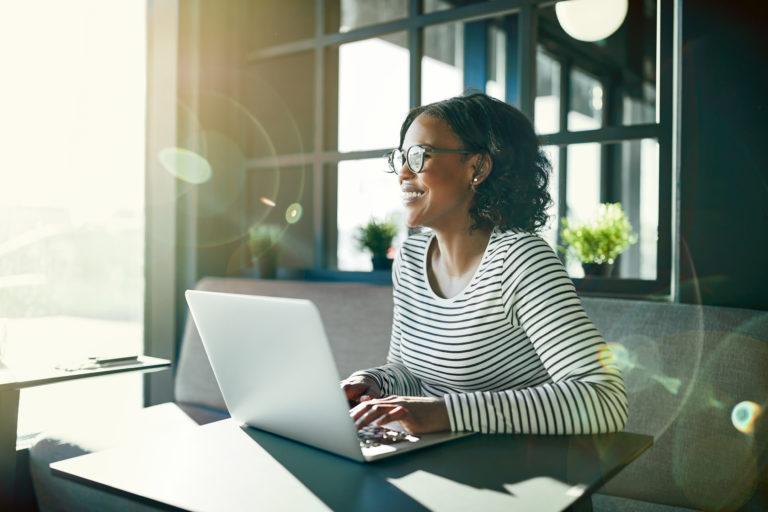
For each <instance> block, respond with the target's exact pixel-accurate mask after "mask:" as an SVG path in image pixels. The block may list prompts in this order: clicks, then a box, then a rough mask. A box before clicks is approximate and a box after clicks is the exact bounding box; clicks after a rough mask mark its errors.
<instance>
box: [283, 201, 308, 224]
mask: <svg viewBox="0 0 768 512" xmlns="http://www.w3.org/2000/svg"><path fill="white" fill-rule="evenodd" d="M303 212H304V208H302V207H301V205H300V204H299V203H293V204H292V205H290V206H288V208H287V209H286V210H285V220H286V221H287V222H288V224H296V223H297V222H299V220H300V219H301V214H302V213H303Z"/></svg>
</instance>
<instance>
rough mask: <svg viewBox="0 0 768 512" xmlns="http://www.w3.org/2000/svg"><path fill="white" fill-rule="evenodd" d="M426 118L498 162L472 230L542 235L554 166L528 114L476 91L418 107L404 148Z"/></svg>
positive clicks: (478, 201)
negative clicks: (416, 122) (418, 121)
mask: <svg viewBox="0 0 768 512" xmlns="http://www.w3.org/2000/svg"><path fill="white" fill-rule="evenodd" d="M421 114H424V115H428V116H431V117H435V118H438V119H442V120H443V121H445V122H446V123H447V124H448V126H450V127H451V129H452V130H453V132H454V133H455V134H456V136H458V138H459V139H460V140H461V142H462V144H463V146H464V148H465V149H468V150H470V151H472V152H473V153H475V154H476V153H485V154H487V155H488V156H490V158H491V159H492V161H493V169H492V171H491V174H490V175H488V177H487V178H486V179H485V180H484V181H483V182H482V183H481V184H480V185H479V186H478V187H477V192H476V195H475V198H474V202H473V203H472V205H471V206H470V209H469V214H470V216H471V218H472V225H471V227H470V231H472V230H475V229H479V228H488V229H492V228H493V227H498V228H500V229H503V230H512V231H524V232H529V233H536V232H537V231H539V230H540V229H541V228H543V227H544V226H545V225H546V223H547V220H548V216H547V213H546V211H547V208H549V206H550V205H551V204H552V199H551V197H550V195H549V191H548V184H549V176H550V172H551V170H552V167H551V165H550V163H549V159H547V156H546V155H545V154H544V152H543V151H542V150H541V148H540V145H539V140H538V137H537V136H536V133H535V132H534V129H533V126H532V125H531V122H530V121H529V120H528V118H527V117H525V115H524V114H523V113H522V112H520V111H519V110H518V109H516V108H515V107H513V106H511V105H508V104H507V103H504V102H503V101H499V100H497V99H495V98H492V97H490V96H487V95H485V94H483V93H476V92H473V93H469V94H466V95H464V96H456V97H454V98H449V99H447V100H443V101H438V102H435V103H430V104H429V105H424V106H421V107H416V108H414V109H413V110H411V111H410V112H409V113H408V116H407V117H406V118H405V121H403V125H402V127H401V128H400V147H401V148H402V146H403V140H404V139H405V133H406V132H407V131H408V127H409V126H411V123H413V120H414V119H416V117H417V116H419V115H421ZM465 158H468V156H465Z"/></svg>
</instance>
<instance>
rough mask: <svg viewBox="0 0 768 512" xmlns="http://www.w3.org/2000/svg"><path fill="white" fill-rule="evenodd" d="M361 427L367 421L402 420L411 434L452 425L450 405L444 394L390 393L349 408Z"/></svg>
mask: <svg viewBox="0 0 768 512" xmlns="http://www.w3.org/2000/svg"><path fill="white" fill-rule="evenodd" d="M349 414H350V416H352V420H353V421H354V422H355V425H356V426H357V428H358V429H361V428H363V427H364V426H366V425H368V424H371V423H373V424H375V425H384V424H385V423H389V422H390V421H399V422H400V424H402V425H403V427H405V429H406V430H407V431H408V432H410V433H411V434H428V433H430V432H442V431H444V430H450V429H451V423H450V421H449V420H448V409H447V408H446V406H445V401H444V400H443V399H442V398H427V397H421V396H388V397H386V398H379V399H373V400H368V401H365V402H360V404H359V405H358V406H356V407H355V408H354V409H352V410H351V411H349Z"/></svg>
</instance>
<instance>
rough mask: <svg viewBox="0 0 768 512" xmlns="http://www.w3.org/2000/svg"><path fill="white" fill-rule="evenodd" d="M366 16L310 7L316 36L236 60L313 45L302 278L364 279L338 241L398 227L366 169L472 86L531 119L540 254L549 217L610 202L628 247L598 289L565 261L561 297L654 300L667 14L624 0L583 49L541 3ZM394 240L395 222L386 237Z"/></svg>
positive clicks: (354, 254) (665, 161)
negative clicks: (309, 186) (574, 290)
mask: <svg viewBox="0 0 768 512" xmlns="http://www.w3.org/2000/svg"><path fill="white" fill-rule="evenodd" d="M373 4H374V2H367V1H366V2H351V1H347V0H325V1H323V2H322V4H321V5H323V6H324V7H325V8H326V11H325V24H324V27H322V30H318V29H316V33H315V34H314V36H313V37H312V38H311V44H310V42H309V40H304V41H303V42H298V41H297V43H296V44H295V45H294V46H295V48H292V47H290V45H283V46H275V47H273V48H271V49H270V48H267V49H266V50H264V51H260V52H259V51H256V52H253V53H252V54H251V57H250V66H251V67H252V68H257V67H259V66H265V65H266V66H268V65H269V63H270V62H272V61H277V60H278V59H286V58H288V57H290V56H291V55H294V54H298V53H300V52H302V51H303V52H307V50H308V48H309V47H310V46H314V48H315V50H314V52H315V54H314V56H315V58H314V60H313V62H312V63H310V62H309V59H306V62H305V66H306V70H305V73H306V80H304V82H306V83H305V84H304V85H303V87H304V90H305V91H306V93H305V94H304V95H301V99H300V100H296V103H297V104H299V103H301V104H302V108H300V109H298V110H300V111H302V112H304V113H306V108H307V105H306V103H305V102H306V99H307V98H308V97H313V98H314V105H313V107H314V115H315V119H314V123H313V124H312V125H311V126H310V128H312V127H314V129H322V131H323V133H322V134H321V135H322V136H321V137H318V135H317V134H314V136H313V140H314V141H315V144H314V149H313V150H311V151H310V150H309V149H307V150H306V152H305V153H304V161H306V162H310V161H311V162H312V169H313V170H312V175H313V177H314V178H313V179H315V180H316V181H317V180H320V182H317V183H315V185H316V186H319V187H321V188H322V190H321V191H315V192H314V196H313V197H314V198H316V199H319V198H322V202H321V203H319V204H315V205H314V207H313V212H312V213H311V215H312V216H313V217H314V218H313V219H312V225H313V226H314V227H313V231H314V244H315V248H316V254H319V255H321V256H320V257H316V258H315V268H317V269H318V270H325V269H337V270H343V271H346V270H365V269H367V268H370V267H369V265H370V263H369V262H368V261H367V255H365V254H364V253H361V252H360V251H359V250H358V249H356V247H355V245H354V236H353V235H354V230H355V228H356V227H357V226H359V225H361V224H363V223H364V222H366V221H367V220H368V219H369V218H370V217H371V216H378V217H382V216H386V217H390V218H393V219H398V218H401V217H402V212H401V211H400V210H399V208H400V206H399V199H398V198H397V189H396V187H394V186H391V184H392V183H393V182H395V181H396V180H393V179H392V180H390V179H389V178H392V177H391V176H389V177H387V176H386V175H383V176H384V177H381V176H380V175H379V174H377V173H378V172H379V170H380V169H381V168H383V165H384V164H383V161H381V160H380V157H381V155H382V154H383V153H384V152H385V151H386V150H388V149H391V148H392V147H393V146H395V145H396V144H397V142H398V136H399V126H400V123H401V121H402V119H403V118H404V116H405V114H406V112H407V110H408V108H410V107H414V106H417V105H423V104H427V103H430V102H433V101H437V100H441V99H444V98H448V97H451V96H454V95H458V94H461V93H462V92H464V91H465V90H468V89H475V90H483V91H485V92H486V93H487V94H489V95H491V96H494V97H496V98H499V99H502V100H504V101H507V102H509V103H511V104H515V105H517V106H518V107H519V108H520V109H521V110H522V111H523V112H524V113H525V114H526V115H528V116H530V117H531V119H532V121H533V123H534V127H535V129H536V132H537V133H538V134H539V136H540V139H541V141H542V143H543V146H544V150H545V151H546V153H547V155H548V156H549V159H550V161H551V163H552V170H553V172H552V179H551V182H550V192H551V195H552V198H553V200H554V204H553V205H552V207H551V210H550V212H549V213H550V218H551V222H550V224H549V225H548V226H547V227H546V228H545V229H544V230H543V232H542V236H543V237H544V238H545V239H546V240H547V241H548V242H549V243H550V244H551V245H552V246H553V248H558V247H559V244H560V240H559V227H560V221H561V219H563V218H569V219H577V218H580V217H586V216H588V215H590V213H591V211H592V210H593V209H594V208H595V206H596V205H597V204H598V203H601V202H616V201H621V202H622V204H623V206H624V209H625V211H626V212H627V215H628V216H629V218H630V222H631V223H632V224H633V227H634V229H635V231H636V232H637V234H638V237H639V242H638V243H637V244H636V245H634V246H631V247H630V248H629V249H628V250H627V251H626V252H625V253H624V254H623V255H622V257H621V258H620V261H619V265H618V267H619V271H618V273H617V275H615V276H614V277H613V278H595V279H589V280H584V279H582V277H583V274H581V271H580V268H579V265H577V264H576V263H575V262H571V261H569V260H567V261H566V264H567V268H568V269H569V271H570V273H571V276H572V277H573V278H574V280H575V282H576V284H577V287H579V288H580V289H581V290H582V291H585V292H590V291H594V292H597V293H609V294H611V293H619V294H624V295H636V296H641V295H642V296H647V295H649V294H659V295H663V294H665V293H667V292H668V291H669V276H670V266H671V264H670V258H671V244H672V240H671V205H670V199H669V198H670V194H669V192H670V190H671V112H672V109H671V85H670V84H671V76H667V75H665V74H663V73H660V72H659V71H660V65H659V62H665V59H666V60H670V59H669V57H670V56H671V55H672V48H671V44H672V43H671V41H672V39H671V32H672V30H671V26H672V25H671V23H672V16H671V12H672V8H673V5H672V4H668V3H663V2H662V3H659V4H658V5H659V6H660V7H657V4H656V2H648V1H644V0H629V9H628V13H627V16H626V19H625V21H624V22H623V23H622V25H621V26H620V27H619V29H618V30H617V31H616V32H615V33H614V34H612V35H610V36H608V37H606V38H605V39H604V40H601V41H596V42H583V41H577V40H576V39H574V38H573V37H571V36H569V35H568V34H567V33H566V32H565V31H564V30H563V29H562V27H561V26H560V24H559V21H558V19H557V16H556V13H555V5H554V4H553V2H551V1H548V0H541V1H535V2H532V3H531V4H526V5H523V6H520V7H515V6H513V7H509V6H505V5H500V4H503V3H499V2H484V1H462V2H451V1H443V0H409V1H406V0H401V1H396V0H392V1H387V2H376V3H375V8H374V6H373ZM299 43H300V44H299ZM310 68H311V71H310ZM313 76H314V79H313V78H312V77H313ZM534 78H535V79H534ZM318 88H319V89H318ZM300 90H301V87H297V88H296V92H291V94H292V95H295V94H298V92H299V91H300ZM283 97H284V98H287V99H284V101H286V102H287V103H291V102H292V101H293V100H292V99H290V98H289V97H287V96H286V95H285V94H283ZM306 136H307V137H309V136H312V134H311V133H309V132H308V133H307V134H306ZM304 140H307V141H309V139H308V138H305V139H304ZM318 141H320V142H319V144H320V146H318ZM308 146H309V144H307V147H308ZM296 158H297V155H292V156H286V157H285V159H286V161H290V162H295V161H296ZM276 161H278V162H280V161H281V157H280V156H278V157H277V159H276ZM265 165H266V164H265ZM404 231H405V229H404V227H402V226H401V233H400V235H399V237H402V236H404ZM563 257H564V258H565V256H563Z"/></svg>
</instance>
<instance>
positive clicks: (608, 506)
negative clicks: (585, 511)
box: [592, 494, 695, 512]
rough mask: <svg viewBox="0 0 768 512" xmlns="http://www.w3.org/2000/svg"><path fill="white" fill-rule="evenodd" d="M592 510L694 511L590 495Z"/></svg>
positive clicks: (597, 511)
mask: <svg viewBox="0 0 768 512" xmlns="http://www.w3.org/2000/svg"><path fill="white" fill-rule="evenodd" d="M592 512H695V509H691V508H682V507H673V506H670V505H661V504H659V503H649V502H647V501H639V500H632V499H629V498H620V497H618V496H607V495H605V494H593V495H592Z"/></svg>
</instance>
